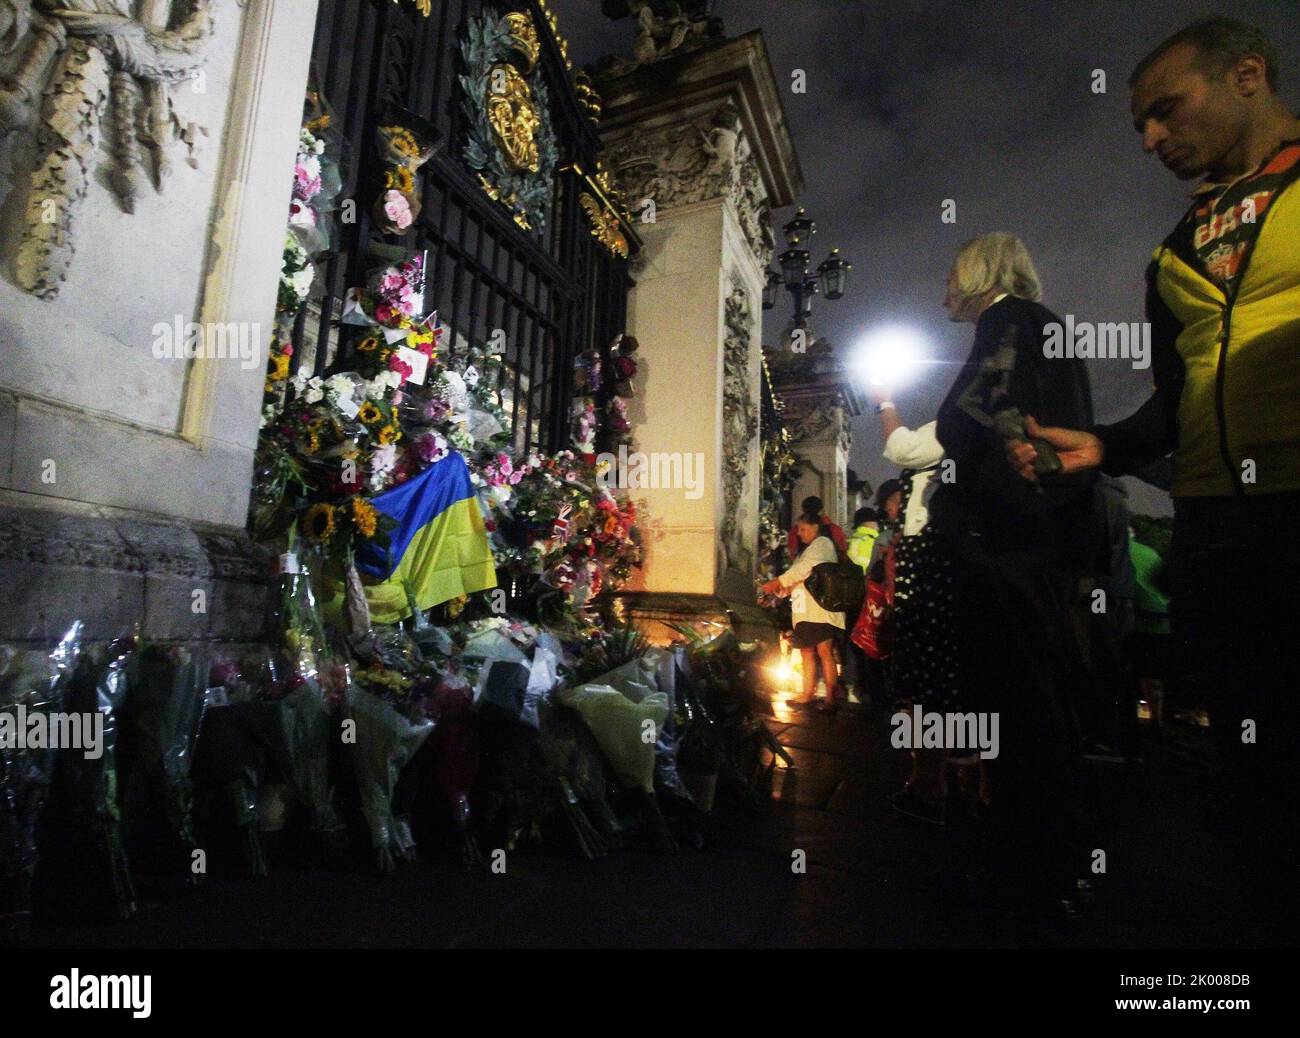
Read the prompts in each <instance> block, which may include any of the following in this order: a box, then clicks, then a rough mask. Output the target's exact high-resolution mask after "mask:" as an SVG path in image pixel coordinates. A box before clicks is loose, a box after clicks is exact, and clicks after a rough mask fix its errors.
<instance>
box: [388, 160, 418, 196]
mask: <svg viewBox="0 0 1300 1038" xmlns="http://www.w3.org/2000/svg"><path fill="white" fill-rule="evenodd" d="M384 185H385V186H386V187H391V188H395V189H396V190H398V191H401V192H402V194H410V193H411V191H412V190H413V189H414V188H415V176H414V174H412V173H411V171H410V170H409V169H407V167H405V166H389V167H388V170H387V171H386V172H385V173H384Z"/></svg>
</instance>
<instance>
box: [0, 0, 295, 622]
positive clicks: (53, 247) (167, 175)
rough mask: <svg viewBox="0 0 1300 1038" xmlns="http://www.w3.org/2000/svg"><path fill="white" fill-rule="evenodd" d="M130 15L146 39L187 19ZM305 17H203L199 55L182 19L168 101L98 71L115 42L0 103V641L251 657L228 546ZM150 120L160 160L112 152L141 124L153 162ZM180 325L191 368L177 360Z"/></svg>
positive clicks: (226, 8) (268, 296)
mask: <svg viewBox="0 0 1300 1038" xmlns="http://www.w3.org/2000/svg"><path fill="white" fill-rule="evenodd" d="M9 6H11V0H0V10H3V9H5V8H7V7H9ZM131 6H132V7H139V8H140V10H139V11H138V12H137V17H138V18H139V19H140V21H141V25H140V27H139V28H140V29H141V31H142V32H144V33H146V38H147V32H148V31H150V30H154V29H156V28H157V26H158V25H159V24H163V25H166V24H168V23H169V19H170V18H171V17H172V14H171V11H172V8H173V7H174V8H175V10H176V11H177V12H181V13H184V12H186V11H188V10H189V9H190V7H191V5H187V4H182V3H176V4H172V3H171V2H170V0H154V2H151V3H149V4H141V5H131ZM315 13H316V3H315V2H314V0H261V2H259V3H256V4H247V5H244V4H234V3H222V4H215V5H212V8H211V10H210V14H211V17H212V31H211V33H210V34H207V33H206V32H205V23H202V22H201V21H196V22H195V27H196V31H195V33H194V34H193V37H192V42H191V44H190V47H189V53H188V54H186V55H182V56H179V57H178V56H177V55H175V54H168V55H166V56H165V57H164V58H163V59H162V60H164V61H174V62H180V63H182V64H184V63H189V66H190V72H189V73H186V74H184V76H183V78H173V79H172V85H170V86H166V85H164V84H163V83H162V82H161V81H155V80H146V79H143V78H140V79H139V81H138V82H132V81H133V80H136V79H137V77H133V76H130V75H128V74H126V73H124V72H122V71H120V70H116V67H115V65H114V62H115V61H116V60H117V59H116V57H115V54H116V46H117V45H116V43H115V42H114V41H115V39H116V38H115V37H111V36H104V37H102V38H101V37H99V36H95V35H93V34H92V35H88V36H80V37H77V38H75V39H73V38H71V37H70V38H69V40H68V42H67V48H66V49H65V50H64V51H63V52H62V54H61V55H60V56H56V57H54V58H53V60H52V61H51V62H50V63H49V65H48V67H47V68H43V69H41V70H32V69H28V71H27V72H24V73H22V75H25V76H27V77H28V78H29V79H30V78H31V77H37V78H41V77H44V79H45V82H42V83H39V84H38V83H36V82H35V80H32V82H26V81H24V90H23V91H13V90H11V91H10V95H11V96H8V101H9V102H11V104H10V108H13V109H14V110H13V111H10V110H9V109H8V108H7V109H5V112H6V115H5V120H4V123H5V125H4V126H3V127H0V130H5V129H7V130H8V131H9V132H8V133H4V134H0V243H3V245H0V356H3V363H2V364H0V583H3V584H4V586H5V587H6V588H8V589H9V591H8V595H9V600H8V602H7V607H6V608H5V609H4V610H3V613H2V614H0V615H2V616H3V620H0V639H3V640H8V639H23V638H32V639H40V638H42V637H44V636H47V635H49V634H52V633H57V632H58V630H59V629H60V628H61V627H62V626H64V625H65V624H66V623H67V622H68V621H70V620H72V619H76V618H78V617H82V618H85V619H87V620H88V621H89V627H90V629H89V632H88V633H89V636H90V637H92V638H98V637H108V636H114V635H117V634H120V633H122V632H123V631H124V630H130V627H131V625H133V624H135V623H136V622H140V621H143V633H144V635H145V636H146V637H151V638H159V639H167V638H187V639H189V638H199V639H202V638H210V639H212V640H215V641H233V640H242V639H244V638H249V637H253V636H255V635H256V633H257V632H256V625H257V624H258V623H259V622H260V619H261V607H260V594H261V591H262V588H263V587H264V585H265V581H264V579H263V574H262V572H261V570H260V563H259V561H258V560H257V558H256V557H255V555H254V553H253V551H252V548H251V546H250V545H249V544H248V542H247V540H246V539H245V538H243V536H242V534H241V529H242V527H243V525H244V521H245V515H246V511H247V503H248V493H249V487H250V482H251V475H252V464H253V452H254V449H255V447H256V443H257V428H258V418H259V412H260V409H261V399H262V385H263V379H264V370H265V366H266V344H267V341H268V340H269V337H270V335H271V331H272V321H273V317H274V312H275V297H276V288H277V284H278V280H279V272H280V265H281V256H282V252H283V248H284V235H283V231H282V230H276V229H277V228H283V227H284V225H285V221H286V214H287V207H288V200H289V194H290V188H291V185H292V176H293V159H294V154H295V149H296V146H297V139H298V129H299V125H300V122H301V105H300V104H299V101H298V99H299V98H300V97H301V96H302V94H303V91H304V88H305V85H306V81H307V71H308V64H309V60H310V56H311V46H312V37H313V30H314V22H315ZM201 14H202V10H200V11H199V12H196V13H195V15H194V17H195V18H196V19H198V18H199V17H200V15H201ZM34 17H36V15H35V13H34ZM40 22H41V18H36V20H35V21H34V22H33V23H32V24H31V25H30V26H29V27H28V29H27V33H26V36H24V37H23V38H21V39H16V40H14V41H10V42H12V43H13V46H12V47H6V48H5V53H4V54H0V84H6V85H12V83H13V82H15V81H16V80H15V79H14V78H13V77H12V76H11V75H10V73H11V72H13V70H15V69H20V70H21V69H23V68H27V66H30V65H32V62H31V60H30V52H31V50H32V48H33V47H36V46H38V45H39V44H40V43H41V40H42V39H43V37H41V34H40V32H39V28H40V24H39V23H40ZM173 27H174V28H177V27H175V26H173ZM187 38H188V37H187ZM142 46H143V44H142ZM74 51H75V53H74ZM6 77H9V78H6ZM19 78H21V76H20V77H19ZM56 81H57V84H59V85H58V86H55V85H54V84H55V82H56ZM47 85H48V86H49V90H48V91H47V92H44V93H42V91H44V90H45V87H46V86H47ZM28 88H31V89H28ZM168 92H170V97H169V93H168ZM31 98H38V99H41V100H35V101H32V100H30V99H31ZM24 104H26V105H28V107H27V108H22V106H23V105H24ZM15 106H17V108H15ZM42 106H43V107H42ZM18 108H22V110H21V111H18ZM169 111H174V112H175V116H176V118H177V119H178V121H179V122H178V127H179V135H178V139H176V140H174V141H171V143H169V144H167V145H165V147H163V148H159V149H157V150H156V151H155V149H154V148H152V147H145V146H143V145H133V144H130V143H124V140H125V138H124V137H123V135H122V133H121V132H120V131H121V128H122V127H124V126H128V127H129V126H132V125H134V123H135V121H136V120H139V122H140V124H141V125H145V124H148V123H149V122H150V119H151V118H154V117H155V116H156V120H161V121H159V122H158V124H157V126H155V127H153V128H154V129H155V130H158V131H161V130H162V129H166V131H167V132H166V134H165V135H164V134H163V133H161V132H157V133H156V134H155V138H156V139H157V140H159V141H162V140H163V138H164V137H166V138H167V139H168V140H170V138H171V122H170V119H171V116H170V115H169ZM151 113H153V115H151ZM43 124H44V125H48V126H54V127H57V130H58V134H59V136H58V137H54V136H52V135H51V134H49V133H48V132H43V133H38V131H40V130H41V129H42V126H43ZM47 217H48V219H47ZM195 325H197V326H200V327H201V328H202V329H203V339H202V341H203V343H204V345H205V351H204V354H203V355H202V356H199V357H194V356H193V355H192V352H193V351H190V352H191V355H189V356H187V355H186V350H185V348H184V344H185V342H186V340H188V341H189V342H190V343H193V342H194V341H195V340H194V337H193V335H192V334H191V331H190V329H192V328H193V327H194V326H195ZM177 340H180V341H177ZM218 340H220V342H219V343H218ZM196 591H203V592H204V594H203V595H202V596H196V595H195V594H194V592H196ZM200 598H201V599H202V600H203V604H204V607H205V608H204V609H203V611H199V610H197V609H196V608H195V605H196V603H197V602H198V600H199V599H200Z"/></svg>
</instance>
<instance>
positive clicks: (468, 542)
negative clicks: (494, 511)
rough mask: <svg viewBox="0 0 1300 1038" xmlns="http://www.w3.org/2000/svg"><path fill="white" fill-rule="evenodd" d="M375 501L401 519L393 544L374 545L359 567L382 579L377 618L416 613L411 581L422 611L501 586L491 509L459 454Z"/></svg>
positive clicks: (369, 596)
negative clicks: (487, 523) (486, 519)
mask: <svg viewBox="0 0 1300 1038" xmlns="http://www.w3.org/2000/svg"><path fill="white" fill-rule="evenodd" d="M370 503H371V504H372V505H374V506H375V508H376V509H377V510H378V511H380V512H383V513H384V514H385V515H387V516H391V517H392V518H393V519H394V520H396V522H397V525H396V527H395V528H394V529H392V530H391V531H390V532H389V541H388V546H387V548H383V547H379V546H378V545H375V544H373V543H370V544H366V545H364V546H363V547H362V548H361V549H359V550H358V551H357V555H356V563H357V569H358V570H359V571H360V572H361V573H362V574H364V575H366V576H369V577H372V578H376V579H377V580H378V583H367V585H366V601H367V602H368V603H369V604H370V615H371V618H372V619H373V620H374V621H375V622H377V623H384V624H389V623H396V622H397V621H398V620H401V619H402V618H403V617H406V616H410V615H411V610H410V606H409V605H408V604H407V599H406V589H405V587H404V585H403V581H406V582H408V583H409V584H410V585H411V590H412V592H413V594H414V596H415V602H416V605H418V606H419V607H420V608H421V609H428V608H429V607H431V606H435V605H437V604H438V603H440V602H446V601H449V600H450V599H453V598H456V597H458V596H460V595H467V594H469V593H470V592H473V591H483V590H485V589H486V588H490V587H496V583H497V574H496V567H495V566H494V565H493V564H492V549H491V547H490V545H489V544H488V536H487V529H486V528H485V527H484V525H483V513H482V511H480V509H479V503H478V498H477V497H476V495H475V493H474V485H473V484H472V483H471V482H470V480H469V468H468V467H467V466H466V465H465V459H464V458H463V457H461V456H460V455H459V454H457V453H456V452H455V451H452V452H451V453H450V454H448V455H447V457H445V458H443V459H441V460H440V461H435V462H434V463H433V464H432V465H430V466H429V467H428V468H427V469H425V470H424V471H423V472H421V473H420V474H419V475H418V476H415V477H413V478H411V479H408V480H407V481H406V482H405V483H403V484H401V485H400V486H396V487H394V488H393V489H392V490H389V491H386V492H384V493H382V494H380V495H379V496H378V497H374V498H371V499H370Z"/></svg>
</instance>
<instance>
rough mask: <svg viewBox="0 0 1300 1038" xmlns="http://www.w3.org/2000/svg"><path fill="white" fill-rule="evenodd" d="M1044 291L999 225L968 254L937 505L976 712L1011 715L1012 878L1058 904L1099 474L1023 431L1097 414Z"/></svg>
mask: <svg viewBox="0 0 1300 1038" xmlns="http://www.w3.org/2000/svg"><path fill="white" fill-rule="evenodd" d="M1041 296H1042V288H1041V286H1040V284H1039V280H1038V274H1037V272H1036V271H1035V270H1034V264H1033V261H1032V260H1031V259H1030V256H1029V252H1028V250H1027V249H1026V248H1025V246H1024V244H1023V243H1022V242H1020V241H1019V240H1018V239H1017V238H1015V237H1014V236H1013V235H1010V234H1003V233H998V234H986V235H983V236H981V237H979V238H975V239H972V240H971V241H968V242H966V244H965V245H963V246H962V247H961V250H960V251H959V252H958V253H957V258H956V260H955V261H954V263H953V265H952V269H951V270H950V271H949V273H948V286H947V292H946V294H945V296H944V308H945V309H946V310H947V311H948V315H949V317H950V318H951V319H952V320H954V321H963V322H968V323H970V324H972V325H974V328H975V342H974V344H973V345H972V347H971V351H970V355H969V357H968V358H967V359H966V362H965V364H964V366H963V367H962V370H961V372H960V374H959V375H958V376H957V380H956V381H955V382H954V383H953V386H952V388H951V389H950V390H949V392H948V395H947V397H946V398H945V399H944V402H943V404H942V405H940V407H939V414H938V424H937V426H936V432H937V435H938V438H939V442H940V443H941V444H942V445H943V450H944V459H945V461H944V464H945V466H949V467H950V473H949V474H947V475H946V478H944V479H941V480H940V482H939V486H938V488H937V489H936V490H935V493H934V496H933V498H932V499H931V501H930V508H929V512H930V526H931V527H932V528H933V530H934V533H935V535H936V536H937V537H938V538H939V539H940V542H941V543H942V545H943V546H944V548H945V550H947V551H948V552H949V553H950V554H951V556H952V558H953V559H954V588H955V592H956V601H957V604H958V609H957V615H958V618H959V632H958V635H959V641H960V643H961V648H962V657H963V660H964V662H965V667H964V668H963V669H964V671H965V673H964V681H963V692H965V691H967V690H968V689H969V691H970V693H971V695H970V705H971V707H973V708H974V709H975V710H976V711H983V712H987V713H988V714H996V715H997V717H998V719H999V730H1000V745H999V747H998V751H997V757H996V758H995V759H993V760H992V761H991V762H990V764H991V767H992V770H993V781H994V793H995V798H994V821H995V822H997V823H998V824H999V826H1000V829H1001V833H1002V835H1003V837H1004V839H1003V840H1002V841H1000V843H999V845H1000V846H1001V848H1002V849H1003V850H1004V851H1005V852H1006V853H1007V859H1006V860H1005V861H1004V862H1003V863H1002V870H1001V874H1002V875H1004V876H1006V877H1008V878H1010V879H1012V881H1013V886H1017V887H1018V888H1019V889H1021V890H1025V891H1030V892H1032V893H1033V894H1034V895H1035V896H1037V897H1039V898H1042V899H1044V900H1045V903H1047V904H1056V903H1058V901H1059V899H1061V898H1063V897H1068V896H1070V895H1071V894H1072V893H1073V891H1074V886H1075V880H1076V879H1077V878H1078V877H1079V876H1082V875H1083V873H1084V871H1085V870H1084V866H1085V864H1086V860H1087V859H1086V857H1085V856H1084V854H1083V853H1082V848H1081V845H1080V844H1079V842H1078V833H1079V824H1080V818H1079V815H1080V813H1081V799H1082V798H1081V792H1082V786H1081V782H1080V777H1081V775H1080V773H1081V768H1082V762H1083V758H1082V746H1081V740H1080V733H1079V726H1078V721H1077V718H1076V716H1075V710H1074V699H1075V696H1074V689H1075V683H1076V682H1078V681H1079V680H1080V678H1081V676H1082V675H1083V673H1084V670H1083V667H1082V662H1081V660H1080V659H1079V655H1078V652H1077V647H1076V645H1075V642H1074V638H1073V633H1072V629H1071V624H1070V605H1071V599H1072V596H1073V594H1074V590H1075V588H1076V587H1077V583H1078V577H1079V575H1081V574H1082V573H1083V572H1085V571H1086V569H1087V567H1088V566H1089V564H1090V562H1091V559H1092V557H1093V554H1094V552H1095V550H1096V546H1097V545H1098V543H1099V540H1098V537H1099V534H1100V531H1098V530H1096V529H1094V526H1095V524H1094V523H1093V520H1092V493H1093V482H1094V481H1093V478H1092V474H1091V473H1076V474H1072V475H1067V474H1064V473H1062V471H1061V464H1060V461H1059V460H1058V459H1057V458H1056V456H1055V454H1054V453H1053V451H1052V450H1051V448H1050V447H1049V446H1047V445H1046V444H1045V443H1042V442H1037V443H1036V442H1034V441H1032V440H1031V439H1030V437H1029V436H1028V434H1027V432H1026V429H1025V426H1024V421H1023V416H1025V415H1033V416H1035V417H1036V418H1039V419H1040V421H1044V424H1048V422H1050V424H1052V425H1061V426H1066V427H1069V428H1074V429H1086V428H1088V427H1089V426H1090V425H1091V424H1092V397H1091V393H1090V390H1089V386H1088V372H1087V369H1086V367H1085V364H1086V362H1085V361H1083V360H1080V359H1078V358H1073V357H1070V358H1066V357H1061V356H1060V355H1059V353H1058V352H1057V351H1054V350H1049V349H1045V345H1046V344H1047V343H1048V342H1049V341H1050V339H1051V338H1052V337H1053V336H1054V335H1056V334H1059V332H1058V331H1056V330H1055V329H1054V328H1053V325H1060V324H1061V319H1060V318H1059V317H1057V315H1056V314H1054V313H1053V312H1052V311H1051V310H1049V309H1047V307H1045V306H1043V305H1042V303H1040V302H1039V299H1040V298H1041ZM1044 414H1049V415H1051V416H1052V417H1051V418H1050V419H1047V420H1043V419H1042V418H1041V416H1042V415H1044ZM1016 441H1023V442H1025V443H1028V444H1030V445H1031V446H1033V447H1034V456H1035V461H1036V471H1037V472H1038V473H1039V479H1038V482H1037V483H1036V484H1035V483H1030V482H1028V481H1027V480H1024V479H1022V478H1021V477H1020V476H1019V475H1017V474H1016V473H1015V472H1014V471H1013V470H1012V469H1011V467H1010V466H1009V465H1008V464H1007V462H1006V451H1007V443H1008V442H1016Z"/></svg>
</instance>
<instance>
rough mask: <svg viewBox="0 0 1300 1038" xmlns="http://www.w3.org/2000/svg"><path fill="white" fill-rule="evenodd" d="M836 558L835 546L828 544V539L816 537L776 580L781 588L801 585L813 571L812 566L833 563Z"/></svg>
mask: <svg viewBox="0 0 1300 1038" xmlns="http://www.w3.org/2000/svg"><path fill="white" fill-rule="evenodd" d="M837 558H838V556H837V555H836V554H835V545H833V544H832V543H831V542H830V538H828V537H818V538H817V539H816V540H815V541H813V542H812V544H810V545H808V547H806V548H805V549H804V550H803V551H802V552H801V553H800V555H799V557H798V558H797V559H795V560H794V564H793V565H792V566H791V567H790V568H789V569H788V570H786V571H785V572H784V573H782V574H781V575H780V576H779V577H778V578H777V579H778V580H779V581H781V586H782V587H793V586H794V585H795V584H801V583H803V582H804V581H805V580H807V579H808V574H809V573H811V572H812V571H813V567H814V566H818V565H820V564H821V563H823V562H834V561H835V560H836V559H837Z"/></svg>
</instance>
